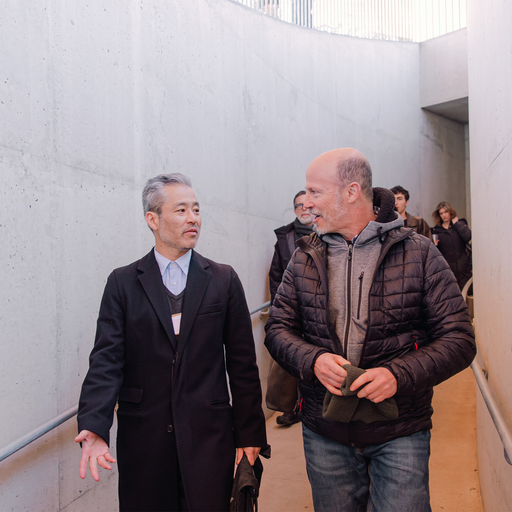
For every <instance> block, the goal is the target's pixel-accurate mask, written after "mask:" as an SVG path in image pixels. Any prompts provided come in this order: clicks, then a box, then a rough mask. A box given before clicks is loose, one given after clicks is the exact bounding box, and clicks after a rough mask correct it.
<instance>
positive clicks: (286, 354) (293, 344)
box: [265, 250, 331, 380]
mask: <svg viewBox="0 0 512 512" xmlns="http://www.w3.org/2000/svg"><path fill="white" fill-rule="evenodd" d="M305 258H306V255H305V254H304V253H303V252H302V251H300V250H298V251H295V253H294V255H293V257H292V260H291V262H290V264H289V265H288V268H287V269H286V270H285V271H284V275H283V281H282V283H281V285H280V286H279V288H278V290H277V294H276V297H275V299H274V303H273V305H272V310H271V312H270V317H269V319H268V321H267V324H266V326H265V330H266V332H267V336H266V338H265V345H266V347H267V348H268V350H269V352H270V354H271V355H272V357H273V358H274V359H275V360H276V361H277V362H278V363H279V365H280V366H282V367H283V368H284V369H285V370H286V371H287V372H288V373H290V374H291V375H293V376H294V377H296V378H298V379H302V380H312V379H314V378H315V374H314V372H313V366H314V363H315V361H316V359H317V358H318V356H320V355H321V354H323V353H325V352H331V350H329V349H328V348H326V347H324V346H321V345H320V346H317V345H314V344H312V343H308V342H307V341H306V340H305V339H304V338H303V335H302V333H303V328H302V318H301V307H300V303H299V299H298V295H297V290H296V286H295V279H294V274H295V273H296V272H300V269H301V267H302V266H303V262H302V261H300V262H298V261H297V259H299V260H304V259H305Z"/></svg>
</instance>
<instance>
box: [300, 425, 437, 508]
mask: <svg viewBox="0 0 512 512" xmlns="http://www.w3.org/2000/svg"><path fill="white" fill-rule="evenodd" d="M302 434H303V439H304V453H305V455H306V467H307V471H308V478H309V482H310V484H311V489H312V491H313V503H314V506H315V512H370V511H371V512H399V511H400V512H431V508H430V493H429V487H428V459H429V457H430V430H424V431H422V432H418V433H416V434H413V435H411V436H407V437H399V438H397V439H393V440H392V441H389V442H387V443H383V444H377V445H371V446H368V447H366V448H363V449H358V448H354V447H351V446H345V445H344V444H341V443H338V442H337V441H332V440H331V439H327V438H326V437H323V436H321V435H319V434H315V433H314V432H313V431H312V430H310V429H309V428H307V427H306V426H304V424H303V425H302Z"/></svg>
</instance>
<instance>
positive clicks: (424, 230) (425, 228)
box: [418, 217, 432, 240]
mask: <svg viewBox="0 0 512 512" xmlns="http://www.w3.org/2000/svg"><path fill="white" fill-rule="evenodd" d="M418 224H419V226H418V228H419V229H418V231H419V233H420V235H423V236H426V237H427V238H428V239H429V240H432V233H431V231H430V226H429V225H428V224H427V221H426V220H425V219H422V218H421V217H420V218H419V219H418Z"/></svg>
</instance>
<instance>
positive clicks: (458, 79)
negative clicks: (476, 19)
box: [420, 28, 468, 107]
mask: <svg viewBox="0 0 512 512" xmlns="http://www.w3.org/2000/svg"><path fill="white" fill-rule="evenodd" d="M420 62H421V70H420V72H421V99H420V101H421V106H422V107H429V106H431V105H437V104H438V103H445V102H447V101H453V100H458V99H460V98H467V97H468V34H467V29H466V28H463V29H461V30H457V31H455V32H451V33H449V34H445V35H443V36H440V37H436V38H434V39H430V40H429V41H424V42H422V43H420Z"/></svg>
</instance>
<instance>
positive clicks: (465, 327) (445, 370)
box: [383, 243, 476, 395]
mask: <svg viewBox="0 0 512 512" xmlns="http://www.w3.org/2000/svg"><path fill="white" fill-rule="evenodd" d="M423 265H424V281H423V289H422V299H421V301H422V304H421V308H422V312H423V324H424V326H425V333H426V339H425V340H418V348H417V350H412V351H410V352H408V353H406V354H405V355H403V356H401V357H400V358H396V359H393V360H392V361H390V362H389V363H386V364H384V365H383V366H384V367H386V368H388V369H389V370H390V371H391V372H392V373H393V375H394V376H395V377H396V379H397V385H398V388H397V395H416V394H418V393H421V392H423V391H425V390H427V389H429V388H432V387H433V386H435V385H437V384H439V383H441V382H443V381H445V380H446V379H448V378H450V377H452V376H453V375H455V374H456V373H458V372H460V371H462V370H463V369H464V368H467V367H468V366H469V365H470V364H471V362H472V361H473V358H474V357H475V354H476V346H475V337H474V332H473V327H472V325H471V319H470V317H469V313H468V308H467V305H466V303H465V302H464V300H463V298H462V295H461V294H460V288H459V286H458V285H457V281H456V279H455V276H454V275H453V273H452V271H451V270H450V268H449V266H448V264H447V263H446V260H445V259H444V258H443V257H442V255H441V253H440V252H439V251H438V250H437V248H436V247H435V246H434V244H433V243H431V244H430V245H429V247H428V249H427V251H426V257H425V259H424V263H423Z"/></svg>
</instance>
